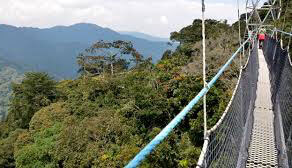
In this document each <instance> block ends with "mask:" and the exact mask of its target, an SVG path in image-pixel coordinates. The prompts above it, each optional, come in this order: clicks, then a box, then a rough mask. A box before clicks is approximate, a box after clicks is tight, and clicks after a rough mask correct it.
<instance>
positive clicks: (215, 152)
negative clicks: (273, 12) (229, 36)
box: [126, 37, 292, 168]
mask: <svg viewBox="0 0 292 168" xmlns="http://www.w3.org/2000/svg"><path fill="white" fill-rule="evenodd" d="M250 39H252V38H250ZM250 39H248V40H247V41H246V42H245V43H244V44H243V45H242V46H241V48H239V49H238V51H237V52H236V53H235V54H234V55H233V56H232V57H231V58H230V60H228V62H227V63H226V64H225V65H224V66H223V67H222V69H221V70H220V71H219V72H218V73H217V74H216V75H215V77H214V78H213V79H212V80H211V81H210V82H209V83H208V84H207V87H206V88H203V89H202V91H201V92H200V93H199V94H198V96H197V97H195V98H194V99H193V100H192V101H191V102H190V104H189V105H188V106H187V107H186V108H185V109H184V110H183V111H182V112H181V113H180V114H178V116H177V117H176V118H175V119H174V120H173V121H172V122H171V123H170V124H169V125H167V126H166V127H165V128H164V129H163V130H162V131H161V133H160V134H158V135H157V136H156V137H155V138H154V139H153V140H152V141H151V142H150V143H149V144H148V145H147V146H146V147H145V148H144V149H143V150H142V151H141V152H140V153H138V154H137V156H136V157H135V158H134V159H133V160H132V161H131V162H130V163H129V164H128V165H127V166H126V167H127V168H130V167H137V166H138V165H139V164H140V162H141V161H142V160H144V159H145V157H146V156H147V155H148V154H150V152H151V151H152V150H154V149H155V147H156V146H157V145H158V144H159V143H160V142H161V141H162V140H164V139H165V138H166V136H167V135H168V134H169V133H170V132H171V131H172V130H173V129H174V127H175V126H176V125H177V124H178V123H179V122H180V121H182V120H183V119H184V117H185V116H186V114H187V113H188V112H189V111H190V110H191V108H192V107H193V106H194V105H195V104H196V103H197V102H198V101H199V100H200V98H202V97H203V96H204V95H205V94H206V93H207V92H208V90H209V89H210V88H211V87H212V86H213V84H214V83H215V82H216V80H217V79H218V78H219V77H220V75H221V74H222V73H223V72H224V70H225V69H226V67H227V66H228V65H229V64H230V63H231V62H232V60H233V59H234V58H235V56H236V55H237V54H238V53H239V52H240V50H241V49H242V47H244V46H246V44H247V42H248V41H249V40H250ZM253 40H255V39H253ZM254 44H255V45H254V47H253V49H252V50H251V52H250V54H249V55H250V56H249V58H248V61H247V63H246V65H245V66H244V67H243V68H242V70H241V72H240V77H239V80H238V83H237V86H236V88H235V90H234V93H233V96H232V98H231V100H230V102H229V104H228V107H227V108H226V110H225V112H224V113H223V115H222V117H221V119H220V120H219V121H218V123H217V124H216V125H215V126H214V127H213V128H211V129H210V130H208V131H207V136H206V138H205V142H204V146H203V149H202V153H201V156H200V159H199V161H198V166H197V167H198V168H199V167H220V168H224V167H226V168H230V167H247V168H251V167H263V168H264V167H291V166H292V164H291V163H292V157H291V156H292V155H291V154H292V153H291V150H292V140H291V139H292V102H291V100H292V63H291V59H290V57H289V54H288V52H287V50H284V49H282V48H281V43H280V42H278V41H277V40H275V39H274V38H271V37H268V38H267V39H266V40H265V43H264V47H263V49H258V45H257V43H256V41H255V43H254Z"/></svg>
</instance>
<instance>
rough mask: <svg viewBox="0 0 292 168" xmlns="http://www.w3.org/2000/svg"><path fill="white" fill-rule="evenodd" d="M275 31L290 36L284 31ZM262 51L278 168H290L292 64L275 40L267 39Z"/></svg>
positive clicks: (291, 164)
mask: <svg viewBox="0 0 292 168" xmlns="http://www.w3.org/2000/svg"><path fill="white" fill-rule="evenodd" d="M277 31H278V32H280V33H283V34H286V35H290V33H287V32H284V31H280V30H277ZM291 36H292V34H291ZM288 49H289V47H288ZM263 50H264V55H265V58H266V60H267V63H268V67H269V70H270V74H271V75H270V80H271V91H272V102H273V111H274V113H275V130H276V131H275V134H276V144H277V149H278V152H279V159H278V162H279V167H292V103H291V100H292V63H291V59H290V56H289V52H288V51H287V50H283V49H282V48H281V46H280V42H278V41H277V40H276V39H273V38H271V37H268V39H267V40H266V41H265V44H264V48H263ZM288 165H289V166H288Z"/></svg>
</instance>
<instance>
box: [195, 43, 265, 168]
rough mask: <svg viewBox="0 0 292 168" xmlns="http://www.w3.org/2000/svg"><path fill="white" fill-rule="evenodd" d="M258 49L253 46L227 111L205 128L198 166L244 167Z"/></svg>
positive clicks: (251, 120)
mask: <svg viewBox="0 0 292 168" xmlns="http://www.w3.org/2000/svg"><path fill="white" fill-rule="evenodd" d="M255 46H256V45H255ZM257 52H258V51H257V47H254V48H253V50H252V52H251V53H250V57H249V59H248V62H247V64H246V66H245V67H244V68H243V69H242V70H241V73H240V79H239V80H238V83H237V86H236V89H235V91H234V93H233V96H232V99H231V100H230V102H229V105H228V107H227V109H226V111H225V112H224V114H223V116H222V118H221V119H220V120H219V122H218V123H217V124H216V125H215V126H214V127H213V128H212V129H211V130H209V131H208V137H207V139H206V140H205V143H204V147H203V150H202V153H201V156H200V160H199V162H198V167H204V168H205V167H220V168H224V167H226V168H227V167H228V168H230V167H244V165H245V161H246V159H247V157H248V154H247V149H248V145H249V140H250V135H251V130H252V125H253V119H252V118H253V115H252V111H253V109H254V103H255V99H256V89H257V86H256V84H257V80H258V69H259V64H258V56H257V54H258V53H257Z"/></svg>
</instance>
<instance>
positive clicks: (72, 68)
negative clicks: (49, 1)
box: [0, 23, 169, 78]
mask: <svg viewBox="0 0 292 168" xmlns="http://www.w3.org/2000/svg"><path fill="white" fill-rule="evenodd" d="M0 37H1V38H0V57H1V58H2V59H5V60H7V61H9V62H12V63H14V64H15V65H20V66H23V67H29V68H30V69H31V70H37V71H46V72H49V73H51V74H54V75H55V76H57V77H59V78H63V77H65V78H66V77H74V76H75V75H76V71H77V64H76V56H77V55H78V54H79V53H80V52H81V51H83V50H84V49H85V48H88V47H89V46H90V45H91V44H92V43H94V42H96V41H97V40H106V41H113V40H125V41H132V43H133V44H134V47H135V48H136V49H137V50H138V51H139V52H141V53H142V54H143V55H144V56H145V57H149V56H152V57H153V61H155V62H156V61H157V60H159V59H160V58H161V56H162V54H163V53H164V51H165V50H166V49H169V46H168V45H167V44H166V42H154V41H148V40H145V39H141V38H137V37H133V36H130V35H122V34H120V33H117V32H115V31H113V30H111V29H108V28H102V27H100V26H97V25H94V24H83V23H82V24H75V25H72V26H56V27H52V28H47V29H39V28H30V27H14V26H9V25H0Z"/></svg>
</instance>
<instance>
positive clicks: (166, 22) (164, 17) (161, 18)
mask: <svg viewBox="0 0 292 168" xmlns="http://www.w3.org/2000/svg"><path fill="white" fill-rule="evenodd" d="M160 21H161V23H163V24H168V19H167V17H166V16H161V17H160Z"/></svg>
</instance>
